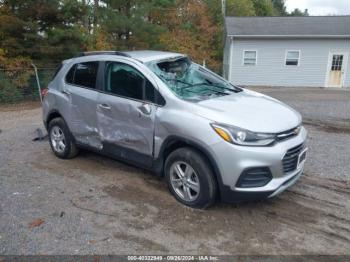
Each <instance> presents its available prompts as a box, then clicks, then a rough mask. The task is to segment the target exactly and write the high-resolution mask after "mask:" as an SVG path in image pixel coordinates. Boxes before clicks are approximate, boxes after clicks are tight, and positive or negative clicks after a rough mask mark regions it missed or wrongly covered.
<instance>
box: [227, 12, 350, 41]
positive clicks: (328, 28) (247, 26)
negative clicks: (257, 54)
mask: <svg viewBox="0 0 350 262" xmlns="http://www.w3.org/2000/svg"><path fill="white" fill-rule="evenodd" d="M225 24H226V33H227V35H232V36H243V37H244V36H276V37H278V36H330V37H332V36H350V16H306V17H293V16H287V17H226V18H225Z"/></svg>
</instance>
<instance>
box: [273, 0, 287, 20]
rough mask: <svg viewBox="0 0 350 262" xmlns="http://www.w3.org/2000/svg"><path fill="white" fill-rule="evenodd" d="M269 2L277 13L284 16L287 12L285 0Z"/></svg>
mask: <svg viewBox="0 0 350 262" xmlns="http://www.w3.org/2000/svg"><path fill="white" fill-rule="evenodd" d="M271 2H272V5H273V7H274V9H275V10H276V12H277V14H278V15H280V16H286V15H287V14H288V13H287V7H286V3H285V0H271Z"/></svg>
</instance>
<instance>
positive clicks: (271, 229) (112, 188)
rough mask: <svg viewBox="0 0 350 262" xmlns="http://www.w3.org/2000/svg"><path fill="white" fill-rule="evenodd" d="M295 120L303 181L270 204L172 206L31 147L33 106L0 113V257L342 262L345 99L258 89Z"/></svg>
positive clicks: (345, 243)
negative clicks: (297, 116) (301, 141)
mask: <svg viewBox="0 0 350 262" xmlns="http://www.w3.org/2000/svg"><path fill="white" fill-rule="evenodd" d="M259 90H260V91H261V92H264V93H266V94H268V95H271V96H273V97H276V98H278V99H280V100H282V101H284V102H286V103H288V104H290V105H292V106H293V107H294V108H296V109H297V110H299V111H300V112H302V114H303V117H304V119H305V126H306V127H307V129H308V131H309V148H310V153H309V159H308V161H307V164H306V170H305V174H304V175H303V176H302V178H301V179H300V180H299V182H298V183H297V184H296V185H294V187H292V188H291V189H290V190H288V191H286V192H284V193H283V194H282V195H280V196H279V197H277V198H275V199H271V200H267V201H263V202H259V203H249V204H239V205H227V204H221V203H218V204H217V205H215V206H214V207H212V208H210V209H209V210H205V211H199V210H191V209H189V208H186V207H184V206H182V205H181V204H178V203H177V202H176V201H175V200H174V198H173V197H172V196H171V195H170V194H169V192H168V190H167V188H166V186H165V183H164V182H163V181H162V180H160V179H158V178H156V177H154V176H152V175H151V174H149V173H147V172H145V171H142V170H140V169H137V168H134V167H131V166H128V165H125V164H122V163H119V162H117V161H113V160H110V159H107V158H104V157H100V156H98V155H96V154H93V153H89V152H82V153H81V154H80V155H79V156H78V157H77V158H75V159H74V160H69V161H63V160H59V159H57V158H56V157H55V156H54V155H53V154H52V153H51V150H50V148H49V144H48V142H47V141H43V142H33V141H32V138H33V137H34V136H35V135H34V131H35V129H36V128H38V127H42V124H41V110H40V108H39V107H38V105H37V104H25V105H20V106H18V105H17V106H1V107H0V129H1V130H2V132H1V133H0V254H92V253H93V254H146V253H147V254H149V253H151V254H168V253H171V254H198V253H202V254H203V253H205V254H315V253H317V254H350V201H349V199H350V161H349V159H350V91H340V90H339V91H334V90H321V89H304V90H303V89H283V90H280V89H272V88H266V89H259Z"/></svg>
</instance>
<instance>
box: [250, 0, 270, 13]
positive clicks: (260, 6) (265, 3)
mask: <svg viewBox="0 0 350 262" xmlns="http://www.w3.org/2000/svg"><path fill="white" fill-rule="evenodd" d="M252 2H253V6H254V9H255V14H256V15H257V16H274V15H276V10H275V9H274V6H273V4H272V2H271V0H252Z"/></svg>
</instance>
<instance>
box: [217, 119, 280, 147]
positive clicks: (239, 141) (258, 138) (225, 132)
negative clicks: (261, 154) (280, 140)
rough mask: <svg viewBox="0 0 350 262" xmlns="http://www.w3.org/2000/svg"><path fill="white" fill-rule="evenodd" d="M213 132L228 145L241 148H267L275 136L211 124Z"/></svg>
mask: <svg viewBox="0 0 350 262" xmlns="http://www.w3.org/2000/svg"><path fill="white" fill-rule="evenodd" d="M211 126H212V128H213V129H214V130H215V132H216V133H217V134H218V135H219V136H220V137H221V138H223V139H224V140H225V141H227V142H229V143H233V144H236V145H241V146H268V145H270V144H272V143H273V142H275V140H276V134H269V133H255V132H252V131H249V130H246V129H242V128H239V127H235V126H229V125H222V124H211Z"/></svg>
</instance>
